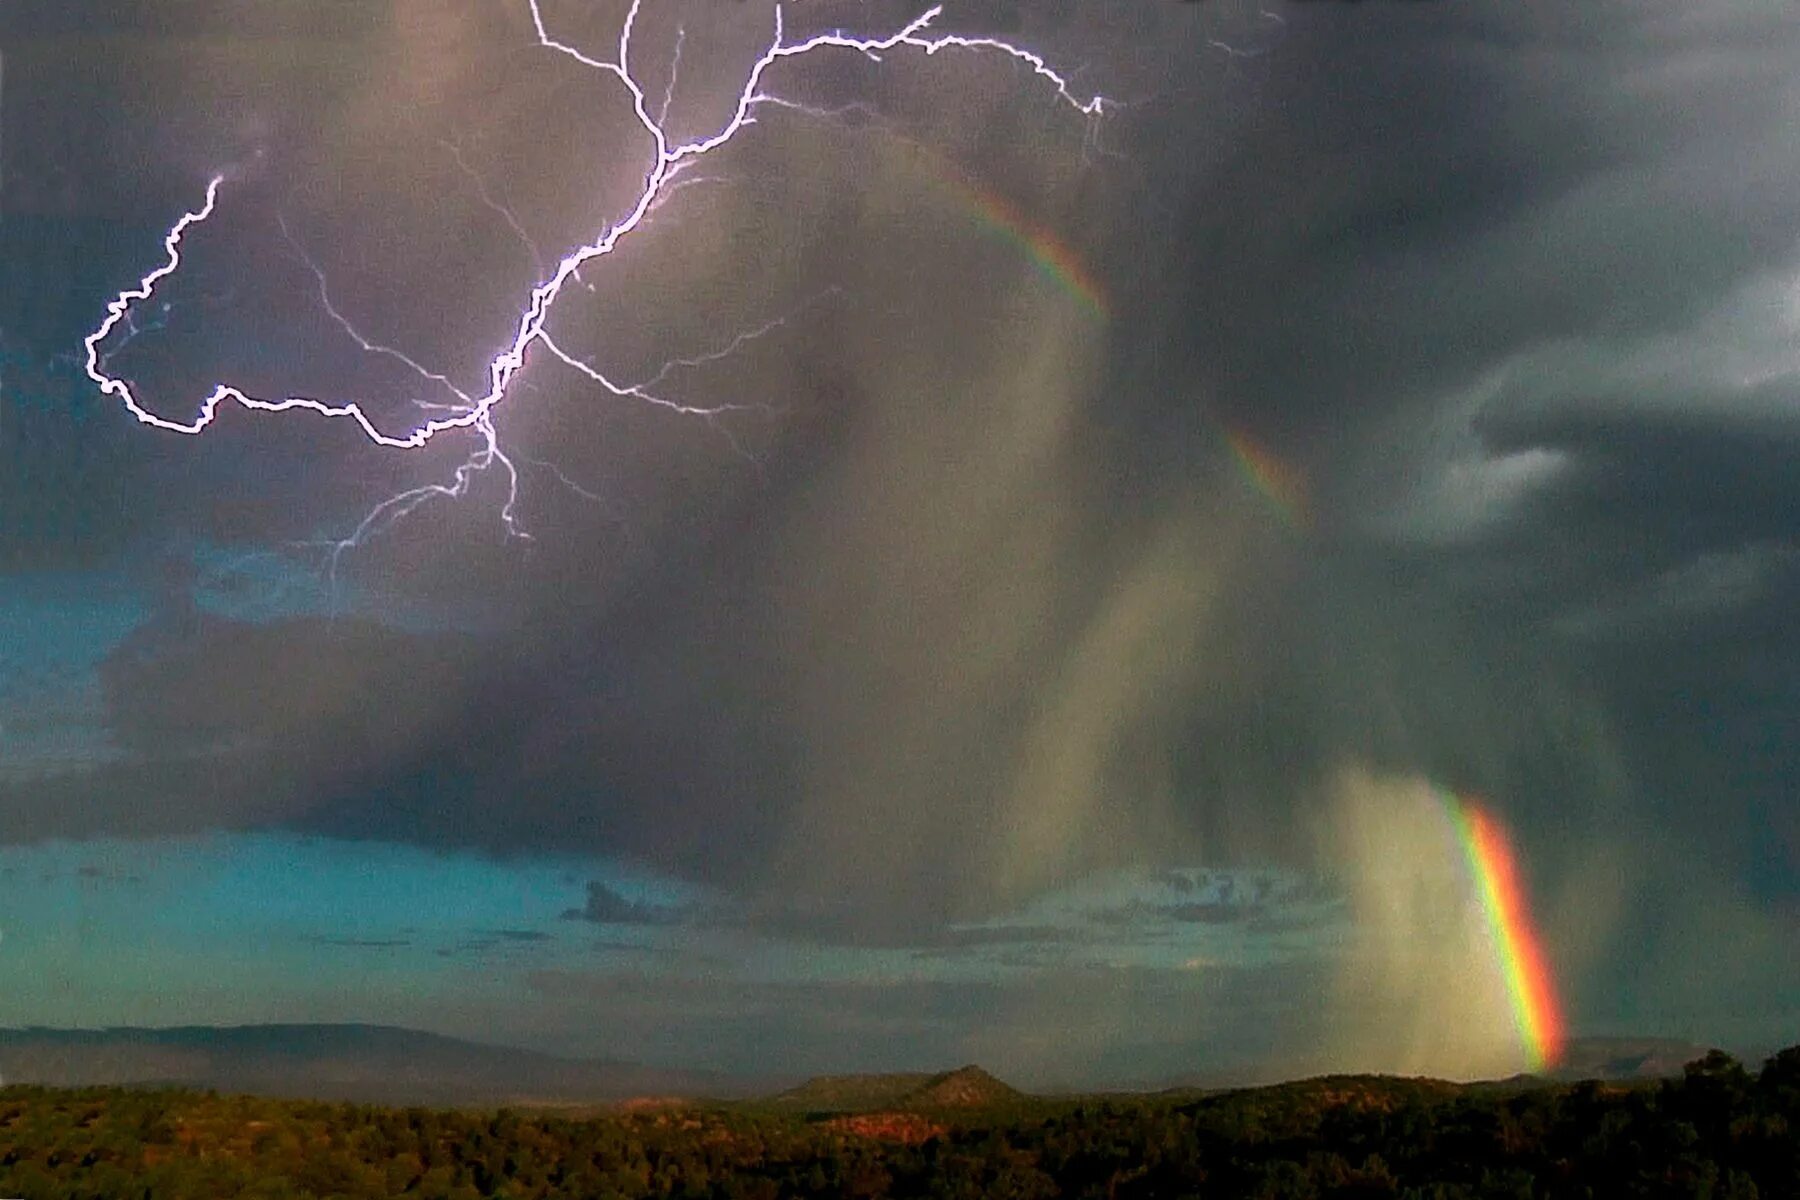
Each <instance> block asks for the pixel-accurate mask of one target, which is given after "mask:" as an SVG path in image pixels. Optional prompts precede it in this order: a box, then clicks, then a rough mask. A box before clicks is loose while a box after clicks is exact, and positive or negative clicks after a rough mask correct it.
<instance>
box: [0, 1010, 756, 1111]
mask: <svg viewBox="0 0 1800 1200" xmlns="http://www.w3.org/2000/svg"><path fill="white" fill-rule="evenodd" d="M0 1081H4V1082H5V1083H9V1084H11V1083H41V1084H50V1085H53V1086H58V1087H80V1086H90V1085H97V1084H99V1085H152V1086H170V1087H193V1088H212V1089H215V1090H217V1091H222V1092H248V1093H253V1094H257V1095H265V1096H277V1097H288V1098H305V1099H325V1100H354V1101H358V1102H362V1103H381V1104H450V1105H455V1104H521V1105H523V1104H534V1103H541V1104H583V1103H608V1102H613V1101H619V1100H625V1099H629V1098H631V1097H637V1096H644V1095H655V1096H672V1095H680V1096H687V1097H696V1096H706V1097H720V1098H723V1097H729V1096H737V1095H745V1094H748V1093H750V1092H752V1091H755V1090H757V1088H756V1085H755V1084H754V1083H753V1082H751V1081H747V1080H743V1079H738V1078H735V1077H732V1076H728V1075H722V1074H712V1073H708V1072H701V1071H682V1070H664V1069H660V1068H656V1067H648V1066H644V1065H643V1064H641V1063H631V1062H613V1061H606V1060H599V1059H575V1058H559V1057H557V1056H555V1055H551V1054H541V1053H538V1052H535V1051H531V1050H521V1049H516V1048H513V1047H508V1046H494V1045H488V1044H485V1043H481V1042H469V1041H463V1040H461V1039H458V1038H452V1037H445V1036H443V1035H441V1034H435V1033H425V1032H422V1031H420V1030H416V1029H402V1028H398V1027H395V1026H387V1025H237V1026H202V1025H195V1026H172V1027H165V1028H132V1027H124V1028H109V1029H47V1028H25V1029H0Z"/></svg>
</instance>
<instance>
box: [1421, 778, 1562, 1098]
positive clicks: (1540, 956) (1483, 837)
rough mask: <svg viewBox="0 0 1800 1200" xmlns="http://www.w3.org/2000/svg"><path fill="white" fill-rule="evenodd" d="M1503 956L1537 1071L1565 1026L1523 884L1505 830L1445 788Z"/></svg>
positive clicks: (1549, 1061) (1552, 1061)
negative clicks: (1532, 921)
mask: <svg viewBox="0 0 1800 1200" xmlns="http://www.w3.org/2000/svg"><path fill="white" fill-rule="evenodd" d="M1442 799H1443V802H1444V810H1445V812H1446V813H1448V814H1449V817H1450V822H1451V824H1452V826H1453V827H1454V828H1455V830H1456V836H1457V840H1458V841H1459V842H1460V843H1461V844H1462V849H1463V854H1464V857H1465V858H1466V859H1467V860H1468V863H1469V872H1470V874H1471V876H1472V877H1473V878H1474V881H1475V885H1476V890H1477V891H1478V893H1479V895H1480V899H1481V908H1482V912H1483V913H1484V914H1485V915H1486V917H1487V926H1488V934H1489V936H1490V937H1491V938H1492V940H1493V944H1494V950H1495V952H1496V954H1497V955H1498V957H1499V960H1500V969H1501V973H1502V975H1503V976H1504V977H1505V980H1506V991H1507V996H1508V998H1509V999H1510V1000H1511V1003H1512V1014H1513V1020H1514V1022H1515V1023H1516V1024H1517V1026H1518V1029H1519V1038H1520V1041H1521V1042H1523V1044H1524V1047H1525V1054H1526V1057H1527V1058H1528V1059H1529V1060H1530V1063H1531V1069H1532V1070H1533V1071H1541V1070H1543V1069H1544V1068H1546V1067H1552V1066H1555V1065H1556V1063H1557V1062H1558V1061H1560V1060H1561V1058H1562V1051H1563V1040H1564V1036H1565V1034H1564V1028H1563V1016H1562V1010H1561V1007H1560V1006H1559V1004H1558V1002H1557V998H1556V989H1555V981H1554V979H1553V978H1552V976H1551V974H1550V966H1549V961H1548V959H1546V958H1545V956H1544V950H1543V946H1542V944H1541V943H1540V941H1539V939H1538V934H1537V929H1536V928H1535V927H1534V926H1533V925H1532V923H1531V914H1530V911H1529V909H1528V907H1527V905H1526V897H1525V887H1524V883H1523V881H1522V880H1521V879H1520V877H1519V870H1518V864H1517V861H1516V859H1515V858H1514V856H1513V850H1512V844H1511V842H1510V841H1509V839H1508V838H1507V835H1506V830H1505V828H1504V827H1502V826H1501V824H1500V823H1499V821H1497V820H1496V819H1495V818H1494V817H1493V816H1492V815H1491V814H1489V813H1488V812H1487V811H1486V810H1485V809H1484V808H1482V807H1481V806H1480V805H1479V804H1477V803H1475V802H1474V801H1473V800H1470V799H1467V798H1466V797H1462V796H1458V795H1456V794H1455V793H1452V792H1445V793H1443V797H1442Z"/></svg>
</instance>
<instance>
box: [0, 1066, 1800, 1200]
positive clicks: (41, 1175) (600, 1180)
mask: <svg viewBox="0 0 1800 1200" xmlns="http://www.w3.org/2000/svg"><path fill="white" fill-rule="evenodd" d="M926 1117H927V1119H925V1120H924V1121H923V1122H921V1121H917V1120H915V1121H911V1122H901V1123H898V1124H897V1125H896V1126H895V1128H896V1129H899V1130H901V1131H902V1134H901V1138H902V1139H903V1140H888V1139H884V1138H881V1137H871V1136H867V1134H866V1132H858V1131H857V1128H856V1127H854V1126H847V1125H846V1124H845V1123H844V1122H843V1121H842V1120H837V1121H833V1120H827V1119H823V1118H816V1119H808V1118H805V1117H799V1116H792V1115H784V1114H779V1113H773V1112H767V1111H757V1110H754V1109H744V1108H739V1109H730V1108H719V1109H704V1110H702V1109H674V1110H665V1111H661V1112H654V1113H635V1114H633V1113H622V1114H613V1115H607V1116H602V1117H596V1118H591V1119H575V1118H571V1117H566V1116H556V1115H550V1114H544V1113H534V1112H519V1111H512V1110H504V1111H500V1112H498V1113H494V1112H463V1111H442V1110H433V1109H419V1108H408V1109H395V1108H371V1107H366V1106H358V1105H344V1104H317V1103H307V1102H295V1101H277V1100H266V1099H256V1098H250V1097H241V1096H218V1095H213V1094H210V1093H194V1092H176V1091H144V1090H120V1089H103V1088H90V1089H81V1090H74V1091H61V1090H51V1089H43V1088H33V1087H11V1088H5V1089H0V1195H4V1196H9V1197H13V1196H16V1197H23V1198H25V1200H63V1198H65V1197H82V1198H86V1197H92V1198H95V1200H126V1198H135V1197H145V1198H151V1197H156V1198H168V1200H177V1198H192V1200H218V1198H220V1197H253V1198H260V1200H288V1198H292V1197H342V1198H360V1197H375V1196H416V1197H440V1198H455V1200H476V1198H477V1197H509V1198H513V1200H525V1198H536V1197H579V1198H581V1200H603V1198H604V1200H618V1198H622V1197H669V1198H690V1197H691V1198H699V1197H721V1198H731V1197H739V1198H756V1200H778V1198H781V1200H785V1198H787V1197H834V1198H849V1197H936V1198H946V1200H950V1198H962V1197H967V1198H969V1200H975V1198H977V1197H979V1198H982V1200H1009V1198H1010V1200H1027V1198H1036V1197H1044V1198H1048V1197H1062V1196H1069V1197H1093V1198H1096V1200H1098V1198H1101V1197H1106V1198H1109V1200H1148V1198H1150V1197H1161V1198H1176V1197H1228V1196H1230V1197H1235V1196H1244V1197H1271V1198H1273V1197H1280V1198H1282V1200H1306V1198H1309V1197H1332V1198H1337V1197H1376V1196H1397V1197H1416V1198H1419V1200H1427V1198H1429V1200H1451V1198H1460V1197H1564V1196H1568V1197H1631V1196H1657V1197H1661V1196H1693V1197H1713V1198H1717V1200H1748V1198H1750V1197H1763V1198H1771V1200H1772V1198H1783V1200H1789V1198H1792V1197H1800V1046H1797V1047H1794V1048H1792V1049H1789V1050H1785V1051H1783V1052H1782V1053H1781V1054H1778V1055H1776V1056H1775V1057H1774V1058H1772V1059H1770V1060H1769V1061H1768V1062H1767V1063H1765V1064H1763V1066H1762V1069H1761V1071H1760V1073H1758V1074H1756V1075H1754V1076H1753V1075H1752V1074H1751V1073H1750V1072H1749V1071H1747V1070H1746V1069H1745V1068H1744V1067H1743V1065H1742V1064H1740V1063H1738V1062H1737V1061H1736V1060H1734V1059H1732V1058H1730V1057H1729V1056H1727V1055H1724V1054H1720V1053H1717V1052H1715V1053H1713V1054H1711V1055H1709V1056H1707V1057H1706V1058H1704V1059H1701V1060H1699V1061H1697V1062H1694V1063H1691V1064H1689V1065H1688V1067H1687V1069H1686V1072H1685V1074H1684V1075H1683V1076H1682V1077H1681V1078H1679V1079H1674V1080H1668V1081H1663V1082H1660V1083H1649V1084H1640V1085H1633V1086H1617V1085H1610V1084H1599V1083H1581V1084H1574V1085H1556V1086H1543V1085H1526V1084H1521V1085H1518V1086H1511V1087H1507V1086H1495V1085H1486V1086H1482V1085H1477V1086H1472V1087H1459V1086H1455V1085H1451V1084H1444V1083H1438V1082H1434V1081H1430V1080H1403V1079H1388V1078H1378V1077H1364V1076H1345V1077H1331V1078H1324V1079H1316V1080H1307V1081H1304V1082H1298V1083H1291V1084H1282V1085H1279V1086H1276V1087H1268V1088H1256V1089H1250V1090H1245V1091H1236V1092H1230V1093H1224V1094H1219V1095H1210V1096H1203V1097H1198V1098H1192V1097H1190V1098H1186V1099H1172V1098H1166V1097H1165V1098H1158V1097H1139V1098H1128V1099H1121V1098H1117V1097H1112V1098H1100V1099H1094V1100H1087V1101H1067V1102H1061V1103H1050V1102H1045V1103H1043V1104H1042V1105H1040V1106H1037V1107H1035V1108H1032V1107H1019V1106H1013V1107H1011V1108H1010V1109H1009V1110H1008V1111H1006V1112H992V1113H988V1114H985V1115H982V1114H972V1113H969V1112H966V1111H965V1112H961V1113H955V1114H952V1113H950V1112H943V1113H938V1114H928V1115H926ZM907 1131H910V1132H907Z"/></svg>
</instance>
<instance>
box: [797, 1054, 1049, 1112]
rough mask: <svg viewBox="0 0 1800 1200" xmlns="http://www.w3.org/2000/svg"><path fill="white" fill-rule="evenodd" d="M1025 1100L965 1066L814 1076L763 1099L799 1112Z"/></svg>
mask: <svg viewBox="0 0 1800 1200" xmlns="http://www.w3.org/2000/svg"><path fill="white" fill-rule="evenodd" d="M1024 1098H1025V1094H1024V1093H1023V1092H1021V1091H1019V1090H1018V1089H1017V1088H1014V1087H1012V1086H1011V1085H1010V1084H1006V1083H1002V1082H1001V1081H1000V1080H998V1079H996V1078H994V1077H993V1076H992V1075H990V1074H988V1073H987V1072H986V1071H984V1070H982V1069H981V1068H980V1067H977V1066H974V1065H972V1064H971V1065H969V1066H966V1067H958V1068H957V1069H956V1070H954V1071H943V1072H940V1073H938V1074H931V1073H929V1072H914V1073H901V1074H893V1075H819V1076H816V1077H814V1078H812V1079H809V1080H807V1081H806V1082H805V1083H803V1084H801V1085H800V1086H798V1087H793V1088H789V1089H788V1090H787V1091H785V1092H779V1093H777V1094H776V1095H774V1096H771V1097H769V1098H768V1100H767V1101H766V1103H768V1104H772V1105H778V1106H780V1107H783V1108H792V1109H796V1110H799V1111H803V1112H818V1113H827V1112H830V1113H851V1112H875V1111H878V1110H886V1111H896V1112H909V1111H919V1110H927V1109H944V1108H984V1107H988V1106H990V1105H995V1104H1006V1103H1009V1102H1012V1101H1017V1100H1021V1099H1024Z"/></svg>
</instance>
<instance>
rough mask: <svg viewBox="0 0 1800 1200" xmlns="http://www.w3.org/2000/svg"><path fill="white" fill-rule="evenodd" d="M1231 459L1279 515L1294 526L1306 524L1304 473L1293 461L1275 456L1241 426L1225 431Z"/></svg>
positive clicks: (1301, 526)
mask: <svg viewBox="0 0 1800 1200" xmlns="http://www.w3.org/2000/svg"><path fill="white" fill-rule="evenodd" d="M1225 445H1226V447H1227V448H1228V449H1230V451H1231V460H1232V461H1233V462H1235V463H1236V464H1237V466H1238V470H1239V471H1241V472H1243V475H1244V478H1245V479H1246V480H1248V481H1249V483H1250V486H1251V487H1253V488H1255V489H1256V491H1257V493H1258V494H1259V495H1261V496H1262V497H1263V498H1265V499H1266V500H1268V502H1269V503H1270V504H1272V505H1273V506H1274V507H1275V511H1276V512H1277V513H1279V514H1280V516H1281V519H1282V520H1283V521H1284V522H1285V523H1286V524H1287V525H1288V526H1289V527H1290V528H1293V529H1303V528H1305V526H1306V514H1307V505H1306V477H1305V476H1304V475H1302V474H1301V473H1300V470H1299V468H1297V467H1295V466H1294V465H1293V464H1291V463H1289V462H1286V461H1284V460H1283V459H1280V458H1277V457H1276V456H1275V455H1274V454H1273V453H1272V452H1271V451H1270V450H1268V448H1266V447H1265V446H1263V445H1262V444H1261V443H1260V442H1257V441H1256V440H1255V439H1254V438H1252V437H1251V436H1250V435H1249V434H1247V433H1245V432H1243V431H1242V430H1240V429H1227V430H1226V431H1225Z"/></svg>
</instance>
